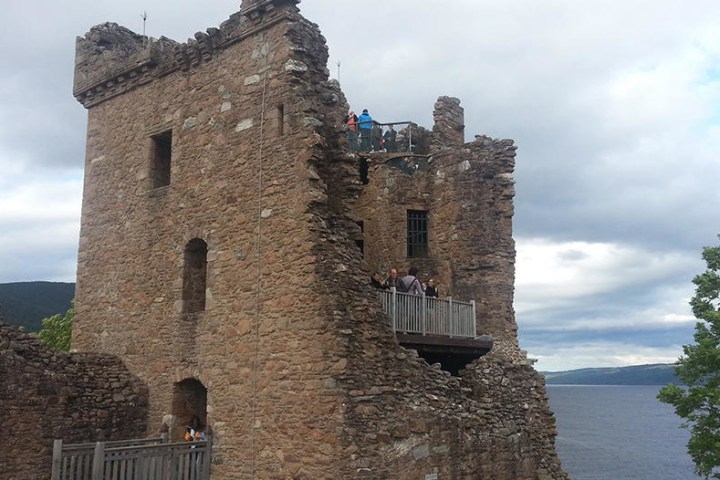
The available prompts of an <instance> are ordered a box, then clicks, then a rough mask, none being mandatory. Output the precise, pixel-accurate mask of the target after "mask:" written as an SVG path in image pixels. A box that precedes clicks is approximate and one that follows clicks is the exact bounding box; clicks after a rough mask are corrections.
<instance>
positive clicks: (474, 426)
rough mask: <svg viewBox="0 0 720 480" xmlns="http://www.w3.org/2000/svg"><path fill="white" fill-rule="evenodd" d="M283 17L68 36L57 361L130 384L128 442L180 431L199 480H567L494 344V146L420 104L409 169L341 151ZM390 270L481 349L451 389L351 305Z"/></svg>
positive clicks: (502, 230) (253, 10)
mask: <svg viewBox="0 0 720 480" xmlns="http://www.w3.org/2000/svg"><path fill="white" fill-rule="evenodd" d="M298 1H299V0H244V1H243V2H242V5H241V8H240V11H239V12H237V13H235V14H233V15H232V16H231V17H230V18H229V19H228V20H227V21H226V22H224V23H223V24H222V25H221V26H220V27H219V28H213V29H209V30H208V31H207V32H205V33H197V34H196V35H195V38H194V39H192V40H190V41H188V42H187V43H184V44H180V43H176V42H174V41H171V40H168V39H166V38H161V39H159V40H153V41H150V40H149V39H147V38H144V37H142V36H140V35H137V34H135V33H133V32H131V31H129V30H127V29H125V28H123V27H119V26H117V25H115V24H104V25H100V26H97V27H94V28H93V29H92V30H91V31H90V32H89V33H88V34H86V35H85V37H81V38H78V41H77V53H76V68H75V84H74V94H75V96H76V98H77V99H78V101H79V102H81V103H82V104H83V105H84V106H85V107H86V108H87V110H88V131H87V156H86V165H85V184H84V199H83V213H82V226H81V238H80V250H79V258H78V275H77V292H76V304H75V305H76V307H75V308H76V317H75V325H74V331H73V348H74V349H77V350H80V351H87V352H99V353H103V354H110V355H113V356H116V357H118V358H120V359H121V360H122V361H123V362H124V363H125V365H126V366H127V368H128V369H129V370H130V372H131V373H132V375H135V376H137V377H138V378H139V379H141V380H142V382H143V383H144V384H145V385H146V386H147V389H148V392H149V394H148V404H147V418H146V423H147V432H146V433H147V434H151V433H154V432H157V431H160V430H161V429H169V430H170V432H171V434H172V435H174V436H175V437H177V436H178V435H179V433H178V432H180V431H181V430H182V429H183V428H184V425H185V424H186V423H187V422H188V421H190V419H191V418H192V417H195V416H197V417H199V418H200V419H201V420H202V422H203V424H204V425H207V427H208V429H211V430H212V433H213V440H214V442H213V453H212V459H213V460H212V461H213V464H212V478H217V479H231V478H232V479H328V480H331V479H332V480H337V479H364V478H368V479H369V478H372V479H401V480H408V479H410V480H415V479H417V480H429V479H496V480H531V479H532V480H549V479H564V478H566V475H565V473H564V472H563V471H562V469H561V467H560V463H559V460H558V458H557V455H556V453H555V448H554V438H555V434H556V432H555V422H554V417H553V415H552V413H551V412H550V411H549V409H548V404H547V398H546V394H545V387H544V382H543V379H542V377H541V376H540V375H539V374H538V373H537V372H535V370H534V369H533V368H532V366H531V362H530V361H528V360H527V358H526V355H525V354H524V352H522V351H521V350H520V348H519V346H518V342H517V336H516V323H515V319H514V312H513V308H512V301H513V284H514V258H515V250H514V242H513V239H512V216H513V203H512V199H513V196H514V186H513V179H512V172H513V167H514V160H515V146H514V145H513V142H512V141H511V140H495V139H491V138H488V137H484V136H477V137H476V138H475V139H474V141H472V142H470V143H465V140H464V118H463V110H462V108H461V107H460V102H459V101H458V100H457V99H454V98H448V97H440V98H439V99H438V101H437V103H436V104H435V106H434V119H435V123H434V126H433V127H432V130H431V131H428V132H426V134H427V135H426V140H427V145H426V149H425V151H422V152H415V153H413V154H408V155H404V156H403V155H389V154H374V155H373V154H371V155H364V154H355V153H348V151H347V144H346V143H345V142H346V140H345V136H344V133H343V131H342V129H341V128H340V127H341V125H340V119H341V118H342V117H343V115H344V113H345V112H346V111H347V107H348V105H347V102H346V99H345V97H344V95H343V93H342V91H341V90H340V86H339V84H338V83H337V82H335V81H332V80H329V79H328V72H327V68H326V63H327V57H328V54H327V47H326V45H325V41H324V38H323V37H322V35H321V33H320V31H319V29H318V27H317V26H316V25H315V24H313V23H311V22H309V21H308V20H306V19H304V18H303V17H302V16H301V15H300V14H299V11H298V9H297V6H296V4H297V3H298ZM398 199H400V200H398ZM410 215H414V217H412V218H420V219H421V225H422V228H423V229H424V235H425V237H424V238H426V241H425V243H424V245H423V248H422V249H420V250H415V251H413V252H410V251H409V249H408V245H407V244H406V242H405V239H406V238H407V236H408V222H409V220H408V219H409V218H410V217H409V216H410ZM411 264H412V265H416V266H419V267H420V269H421V271H422V272H423V274H424V275H425V276H428V275H432V276H433V277H434V278H436V279H437V280H438V282H439V283H440V284H441V285H442V288H443V290H444V293H445V294H451V295H452V296H453V297H455V298H458V299H474V300H475V302H476V321H475V326H476V331H477V332H476V333H477V335H478V336H480V335H483V336H488V337H492V339H493V344H492V349H491V350H490V352H489V353H487V354H486V355H484V356H482V357H480V358H479V359H476V360H474V361H472V362H470V363H468V364H467V365H465V364H464V363H463V365H462V367H463V368H460V369H459V371H458V372H455V373H457V375H451V374H450V373H448V372H447V371H445V370H443V369H442V368H439V367H440V366H441V365H438V364H429V363H428V362H427V361H426V360H425V359H424V358H422V356H421V355H419V354H418V353H417V351H416V350H414V349H410V348H404V347H403V346H402V345H401V343H402V342H400V343H399V341H398V337H396V332H395V331H394V330H393V328H392V327H391V325H390V324H389V323H388V321H387V316H386V315H385V313H384V312H383V311H382V310H381V307H380V305H379V302H378V299H377V296H376V295H377V294H376V292H375V291H373V290H372V289H370V288H369V287H368V280H369V272H370V271H371V270H382V271H387V269H388V268H389V267H391V266H397V267H399V268H401V269H405V268H406V267H407V266H409V265H411ZM450 356H452V352H451V351H450V352H449V353H447V354H446V355H445V357H443V358H446V359H447V358H448V357H450ZM430 363H434V362H432V361H431V362H430ZM440 363H441V364H442V362H440ZM88 440H93V439H88Z"/></svg>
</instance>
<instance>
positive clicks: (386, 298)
mask: <svg viewBox="0 0 720 480" xmlns="http://www.w3.org/2000/svg"><path fill="white" fill-rule="evenodd" d="M378 295H379V297H380V302H381V303H382V306H383V309H384V310H385V313H387V315H388V317H389V319H390V322H391V324H392V326H393V328H394V329H395V331H396V332H402V333H419V334H421V335H444V336H448V337H460V338H476V336H477V332H476V328H475V300H471V301H469V302H459V301H457V300H453V299H452V298H451V297H449V298H443V299H440V298H432V297H425V296H420V295H413V294H410V293H401V292H398V291H396V290H395V289H394V288H393V289H390V290H381V291H379V292H378Z"/></svg>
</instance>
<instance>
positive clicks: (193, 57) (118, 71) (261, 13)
mask: <svg viewBox="0 0 720 480" xmlns="http://www.w3.org/2000/svg"><path fill="white" fill-rule="evenodd" d="M299 2H300V0H244V1H243V2H242V6H241V7H240V11H239V12H237V13H234V14H233V15H231V16H230V18H228V20H226V21H225V22H223V23H222V24H221V25H220V27H219V28H214V27H213V28H208V29H207V31H205V32H197V33H195V35H194V36H193V38H189V39H188V41H187V42H185V43H179V42H176V41H174V40H171V39H169V38H166V37H160V38H159V39H154V38H150V37H145V36H142V35H139V34H137V33H135V32H133V31H131V30H130V29H128V28H125V27H123V26H120V25H118V24H116V23H104V24H101V25H96V26H94V27H92V28H91V29H90V31H89V32H88V33H86V34H85V36H83V37H77V39H76V42H75V78H74V82H73V95H74V96H75V98H76V99H77V100H78V101H79V102H80V103H82V104H83V106H85V107H86V108H90V107H92V106H94V105H97V104H99V103H101V102H103V101H105V100H107V99H109V98H112V97H114V96H116V95H119V94H122V93H124V92H127V91H129V90H132V89H133V88H136V87H138V86H140V85H143V84H146V83H149V82H152V81H153V80H154V79H156V78H159V77H162V76H165V75H168V74H170V73H173V72H176V71H187V70H190V69H192V68H194V67H196V66H198V65H200V64H202V63H205V62H209V61H210V60H212V58H213V57H214V56H216V55H217V54H218V53H219V52H221V51H222V50H224V49H226V48H228V47H229V46H231V45H233V44H235V43H237V42H240V41H242V40H243V39H245V38H247V37H250V36H252V35H255V34H257V33H258V32H261V31H263V30H265V29H268V28H270V27H272V26H273V25H276V24H277V23H278V22H281V21H283V20H286V19H290V18H292V19H296V20H298V19H300V18H301V17H300V16H299V10H298V8H297V4H298V3H299Z"/></svg>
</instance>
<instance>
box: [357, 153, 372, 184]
mask: <svg viewBox="0 0 720 480" xmlns="http://www.w3.org/2000/svg"><path fill="white" fill-rule="evenodd" d="M359 162H360V164H359V166H358V167H359V168H360V181H361V182H362V184H363V185H367V184H368V183H370V178H368V173H369V171H370V170H369V168H368V162H367V159H366V158H363V157H360V160H359Z"/></svg>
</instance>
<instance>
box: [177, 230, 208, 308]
mask: <svg viewBox="0 0 720 480" xmlns="http://www.w3.org/2000/svg"><path fill="white" fill-rule="evenodd" d="M206 288H207V243H205V241H204V240H201V239H199V238H193V239H192V240H190V241H189V242H188V244H187V246H186V247H185V266H184V268H183V292H182V300H183V313H197V312H202V311H204V310H205V289H206Z"/></svg>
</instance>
